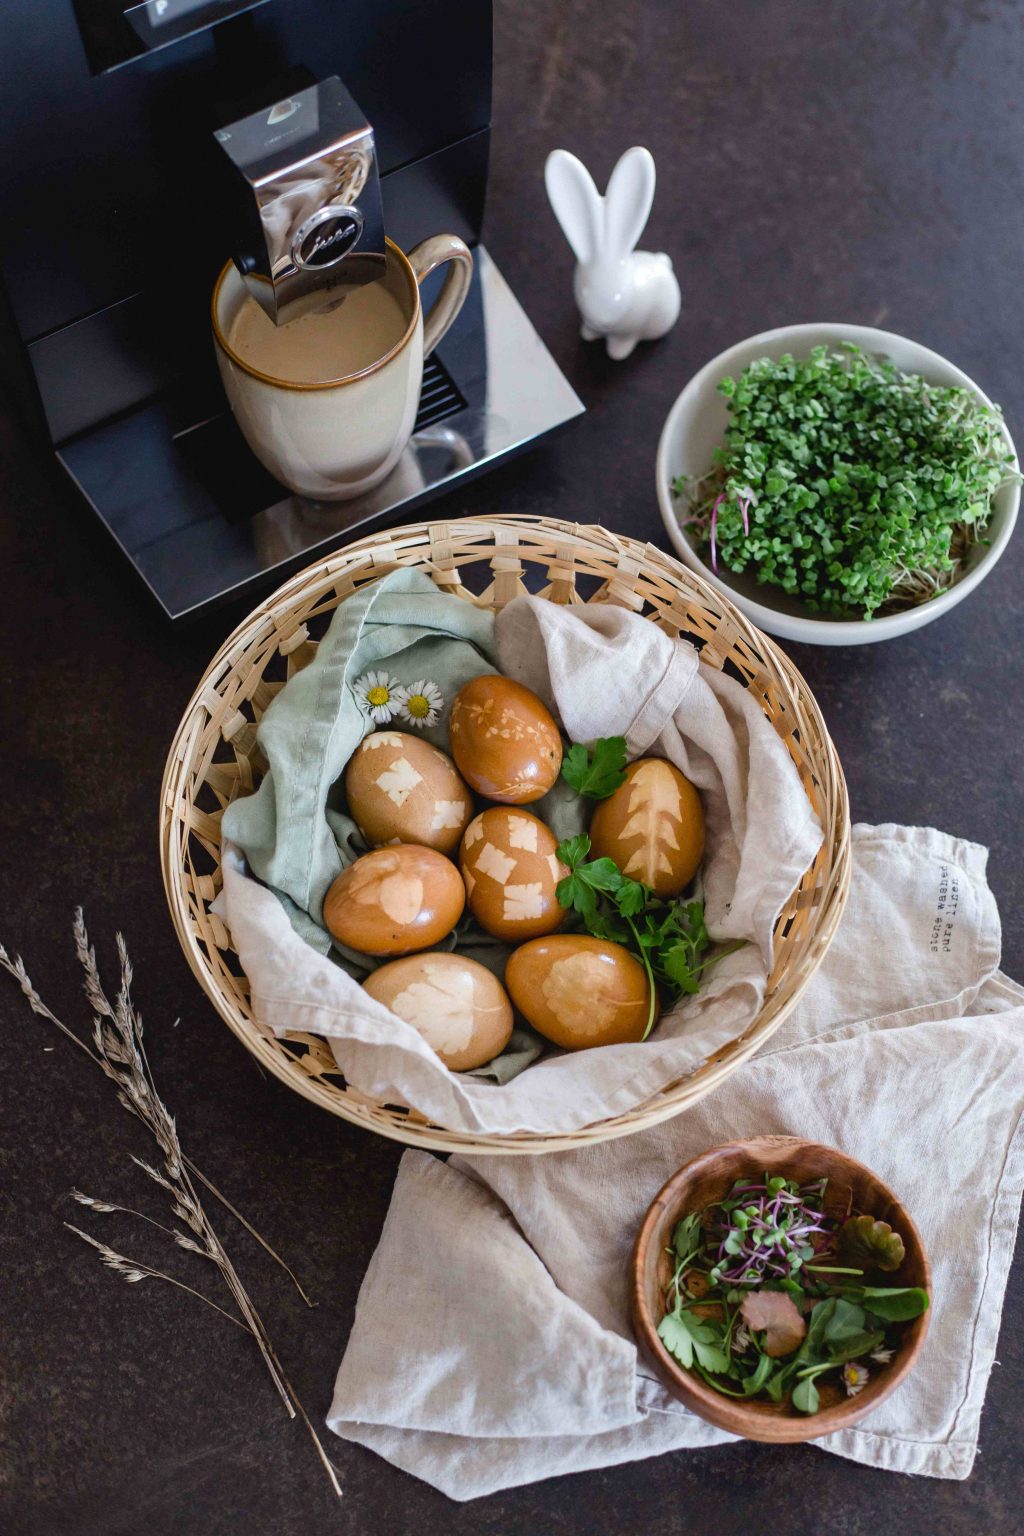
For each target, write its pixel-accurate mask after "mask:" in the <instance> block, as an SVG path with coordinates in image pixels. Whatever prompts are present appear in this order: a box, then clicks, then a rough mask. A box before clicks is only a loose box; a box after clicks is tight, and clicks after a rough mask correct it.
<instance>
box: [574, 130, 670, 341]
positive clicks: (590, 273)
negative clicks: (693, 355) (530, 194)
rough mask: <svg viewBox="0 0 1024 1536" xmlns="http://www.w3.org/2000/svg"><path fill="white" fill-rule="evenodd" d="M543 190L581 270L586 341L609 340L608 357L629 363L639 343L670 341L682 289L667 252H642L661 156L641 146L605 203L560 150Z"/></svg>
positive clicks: (630, 154)
mask: <svg viewBox="0 0 1024 1536" xmlns="http://www.w3.org/2000/svg"><path fill="white" fill-rule="evenodd" d="M544 185H545V186H546V188H547V193H548V199H549V201H550V203H551V206H552V208H553V209H554V211H555V217H556V219H557V220H558V222H559V224H561V226H562V232H563V233H564V235H565V238H566V239H567V240H568V242H569V244H570V245H571V246H572V249H573V252H574V254H575V256H576V260H577V262H578V263H579V265H578V266H577V268H576V274H575V276H574V278H573V293H574V294H575V297H576V303H577V305H578V307H579V311H580V315H581V316H582V319H583V325H582V327H581V328H580V335H581V336H582V337H583V339H584V341H596V340H597V338H598V337H599V336H603V337H604V338H605V341H606V343H607V346H608V356H609V357H615V358H623V357H628V356H629V354H630V353H631V352H632V350H633V348H634V347H635V346H636V344H637V342H638V341H653V340H654V339H655V337H657V336H664V335H665V333H666V331H670V330H671V329H672V327H673V326H674V325H675V323H676V321H677V319H678V318H679V304H680V298H679V283H678V281H677V280H676V275H675V273H674V272H673V270H672V260H671V257H669V256H667V255H666V254H665V252H664V251H659V252H658V253H657V254H656V255H655V254H654V253H653V252H652V251H636V250H634V249H633V247H634V246H635V245H636V243H637V241H638V240H639V238H640V236H641V235H642V233H643V229H644V225H645V224H646V223H647V219H648V216H649V215H650V212H651V204H652V203H653V202H654V157H653V155H652V154H651V152H650V150H648V149H643V148H641V146H639V145H636V146H635V147H634V148H633V149H627V150H626V153H625V154H624V155H623V156H622V158H621V159H620V160H619V163H618V164H617V165H616V167H615V169H614V170H613V171H612V174H611V177H610V179H609V181H608V190H607V192H606V193H605V195H604V197H602V196H601V194H600V193H599V192H598V190H597V188H596V187H595V186H594V182H593V178H592V177H591V175H590V172H589V171H588V170H587V168H586V166H585V165H583V164H582V162H581V161H579V160H577V158H576V156H575V155H570V154H569V153H568V151H567V150H564V149H554V150H552V152H551V154H550V155H548V158H547V164H546V165H545V167H544Z"/></svg>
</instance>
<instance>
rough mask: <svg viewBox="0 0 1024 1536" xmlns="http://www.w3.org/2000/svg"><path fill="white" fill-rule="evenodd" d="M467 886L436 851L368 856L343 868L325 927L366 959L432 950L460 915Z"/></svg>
mask: <svg viewBox="0 0 1024 1536" xmlns="http://www.w3.org/2000/svg"><path fill="white" fill-rule="evenodd" d="M465 902H466V892H465V887H464V886H463V884H462V880H461V879H460V877H459V872H458V870H457V869H456V868H455V865H454V864H453V863H452V862H451V860H450V859H446V858H445V856H444V854H443V853H438V852H437V850H436V849H434V848H420V847H418V846H416V845H415V844H414V843H399V844H397V845H396V846H395V847H394V848H377V849H375V850H374V852H373V853H364V854H363V856H362V858H360V859H356V861H355V863H353V864H350V865H349V867H348V869H343V870H342V872H341V874H340V875H339V876H338V878H337V879H336V880H335V881H334V884H333V885H332V886H331V888H330V890H329V891H328V892H327V895H326V896H325V897H324V924H325V925H326V927H327V928H328V929H329V930H330V932H331V933H332V934H333V935H334V937H335V938H336V939H337V940H338V943H339V944H346V945H347V946H348V947H349V949H357V950H360V951H361V952H362V953H363V954H364V955H406V954H408V953H409V952H410V951H411V950H414V949H429V947H430V946H431V944H437V943H438V942H439V941H440V940H441V939H443V938H444V936H445V934H446V933H450V932H451V930H452V929H453V928H454V927H455V924H456V923H457V922H458V920H459V918H460V917H461V916H462V909H463V907H464V906H465Z"/></svg>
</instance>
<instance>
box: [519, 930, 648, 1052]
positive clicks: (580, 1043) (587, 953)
mask: <svg viewBox="0 0 1024 1536" xmlns="http://www.w3.org/2000/svg"><path fill="white" fill-rule="evenodd" d="M505 986H506V987H507V988H508V992H509V996H510V997H511V999H512V1001H513V1003H514V1004H515V1005H516V1007H517V1008H518V1009H519V1011H520V1013H521V1014H522V1015H523V1017H524V1018H525V1019H526V1020H527V1022H528V1023H530V1024H532V1025H533V1027H534V1029H536V1030H537V1031H538V1032H539V1033H540V1034H542V1035H544V1036H545V1038H546V1039H548V1040H551V1041H553V1042H554V1044H555V1045H560V1046H561V1047H562V1048H563V1049H564V1050H567V1051H582V1050H586V1049H587V1048H588V1047H590V1046H593V1045H623V1044H627V1043H633V1042H635V1041H638V1040H642V1039H643V1038H644V1034H645V1032H646V1030H647V1026H648V1022H649V1020H650V1016H651V992H650V987H649V986H648V982H647V973H646V972H645V970H644V968H643V966H642V965H641V964H640V962H639V960H636V959H635V958H634V957H633V956H632V955H631V954H630V953H629V950H628V949H626V948H624V947H623V945H621V944H613V943H612V942H611V941H610V940H607V939H595V938H591V937H590V936H589V935H587V934H582V933H555V934H551V935H549V936H548V937H547V938H542V939H532V940H531V941H530V942H529V943H528V944H521V945H520V946H519V948H518V949H516V950H513V952H512V954H511V955H510V956H509V958H508V964H507V965H506V967H505ZM657 1015H658V998H657V995H655V998H654V1017H655V1019H657Z"/></svg>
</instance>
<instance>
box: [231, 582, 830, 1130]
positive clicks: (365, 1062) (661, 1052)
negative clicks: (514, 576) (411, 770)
mask: <svg viewBox="0 0 1024 1536" xmlns="http://www.w3.org/2000/svg"><path fill="white" fill-rule="evenodd" d="M414 578H415V579H414ZM357 599H358V601H357ZM353 604H355V605H356V606H355V607H351V605H353ZM463 610H468V613H469V618H468V619H467V618H466V617H465V616H464V614H463ZM492 622H493V636H492V635H491V633H490V631H489V628H488V626H489V625H490V624H491V623H492ZM413 658H414V660H413ZM491 658H496V661H497V665H498V669H499V670H500V671H501V672H503V673H505V674H506V675H508V676H510V677H515V678H518V679H519V680H520V681H522V682H525V683H526V684H527V686H528V687H531V688H533V689H534V690H535V691H536V692H537V693H539V694H540V695H541V697H543V698H544V699H545V700H546V702H547V703H548V704H549V706H550V707H551V708H552V709H553V710H554V712H555V713H556V715H557V717H558V718H559V719H560V721H561V724H562V727H563V729H564V730H565V732H566V734H567V735H568V736H569V737H570V738H571V739H572V740H576V741H583V742H590V741H593V740H594V739H595V738H597V737H601V736H617V735H621V736H624V737H625V738H626V742H627V748H628V752H629V756H630V757H631V758H635V757H639V756H641V755H643V754H644V753H647V752H653V753H654V754H655V755H656V756H660V757H666V758H668V759H669V760H670V761H672V762H675V763H676V764H677V765H678V766H679V767H680V768H681V769H682V770H683V772H684V773H685V774H686V775H687V776H688V777H689V778H690V779H691V781H692V782H693V783H694V784H695V785H696V786H697V788H698V789H699V790H700V792H701V797H702V800H703V803H704V809H705V815H706V819H707V831H708V836H707V852H706V856H705V861H704V869H703V882H704V902H705V913H706V920H707V926H708V930H709V932H710V934H711V936H712V938H713V939H715V940H718V941H722V940H729V939H743V940H746V941H747V942H746V943H745V944H744V945H743V947H742V948H741V949H739V950H737V951H735V952H734V953H732V954H730V955H728V956H727V957H726V958H725V959H723V960H722V961H721V962H720V963H719V964H717V965H716V966H715V967H714V968H713V969H712V970H711V971H710V972H709V973H708V978H707V981H706V984H705V986H704V987H703V988H702V990H701V993H700V995H699V996H698V997H683V998H681V999H680V1000H679V1002H677V1003H676V1005H675V1006H674V1007H673V1008H672V1009H670V1010H669V1011H668V1012H667V1013H666V1014H665V1015H664V1016H663V1017H662V1018H661V1020H660V1021H659V1023H658V1025H657V1026H656V1029H655V1031H654V1033H653V1035H652V1036H651V1038H650V1039H649V1040H647V1041H645V1042H644V1043H643V1044H632V1045H617V1046H606V1047H604V1048H603V1049H602V1050H600V1051H583V1052H579V1053H575V1054H573V1053H565V1052H557V1051H552V1050H548V1051H547V1053H546V1054H545V1056H544V1057H543V1059H542V1060H540V1061H536V1062H535V1063H534V1065H533V1066H531V1067H530V1070H529V1071H521V1070H520V1069H521V1067H522V1066H525V1065H526V1064H527V1063H528V1062H529V1061H530V1059H531V1055H532V1054H535V1051H534V1052H533V1053H531V1052H530V1050H529V1048H528V1045H527V1039H528V1035H527V1032H524V1031H520V1032H517V1035H516V1036H514V1037H513V1042H512V1047H511V1052H510V1053H506V1057H504V1058H502V1057H500V1058H498V1061H497V1062H496V1063H495V1064H494V1067H495V1069H496V1070H495V1071H494V1072H493V1073H492V1075H493V1076H494V1077H496V1078H497V1079H498V1080H497V1081H488V1080H486V1078H481V1076H480V1075H474V1074H466V1073H463V1074H459V1073H455V1072H450V1071H449V1070H448V1069H447V1068H446V1067H445V1066H444V1065H443V1063H442V1062H441V1061H440V1059H439V1057H438V1056H437V1055H436V1054H435V1053H434V1052H433V1051H432V1050H431V1049H430V1047H429V1046H428V1045H427V1044H426V1042H425V1041H424V1040H423V1038H422V1036H421V1035H420V1034H419V1033H418V1031H417V1030H416V1029H415V1028H414V1027H413V1026H412V1025H411V1024H407V1023H405V1022H404V1021H403V1020H401V1019H399V1018H398V1017H397V1016H396V1015H395V1014H393V1013H391V1012H390V1010H389V1009H388V1008H386V1007H384V1005H383V1004H381V1003H378V1002H375V1001H374V999H373V998H371V997H370V996H369V995H368V994H367V993H366V992H364V991H363V989H362V987H361V986H360V985H359V978H360V976H362V975H365V972H366V969H367V968H369V967H372V965H373V964H374V963H375V962H373V961H372V960H371V959H369V958H368V957H366V956H361V957H360V956H356V955H353V954H351V953H349V952H347V951H346V952H343V953H342V954H341V955H338V954H337V953H335V952H332V951H331V945H330V940H329V937H328V935H327V934H326V933H325V931H324V930H323V928H322V926H320V915H321V906H322V901H323V896H324V894H325V892H326V889H327V886H328V885H329V884H330V881H331V880H332V879H333V878H334V876H335V875H336V874H337V873H338V872H339V870H340V869H341V868H343V867H344V865H345V864H346V863H348V862H349V861H350V860H351V859H352V858H353V857H355V855H356V854H357V853H358V851H359V849H358V847H357V845H356V844H355V842H354V841H353V836H352V833H353V832H354V829H353V827H352V823H351V822H350V821H349V820H348V818H347V817H343V814H342V812H341V810H340V808H339V805H338V802H337V794H338V778H339V775H340V774H341V772H342V769H343V767H344V764H345V762H346V761H347V758H348V755H349V754H350V752H351V751H352V750H354V748H355V746H356V745H357V744H358V742H359V740H360V739H361V737H362V735H363V734H365V731H366V729H367V721H366V719H365V717H364V716H362V715H361V714H360V712H359V709H358V707H357V705H356V702H355V696H354V694H353V693H352V688H351V684H352V682H353V681H354V680H355V677H356V676H357V675H358V673H359V671H360V670H361V669H362V668H364V667H365V666H366V665H367V664H374V665H387V666H388V667H389V668H393V670H394V671H395V672H396V673H397V674H398V675H399V676H400V677H401V678H403V680H411V678H410V677H409V669H410V667H411V668H413V671H414V672H415V673H416V675H424V673H425V674H426V675H427V676H428V677H431V678H436V677H437V676H438V675H439V670H440V676H441V679H442V685H443V692H444V693H445V694H446V696H447V697H448V698H449V699H450V696H451V691H452V689H453V688H457V687H458V686H460V684H461V683H462V682H463V681H465V679H466V678H467V677H468V676H471V675H473V674H472V670H470V669H472V668H475V670H476V671H477V672H481V671H487V670H492V669H493V668H492V665H491ZM432 669H433V670H432ZM445 724H446V721H444V720H442V721H440V722H439V723H438V725H437V727H436V728H435V729H436V732H442V731H443V729H444V726H445ZM434 739H435V741H437V742H438V744H439V745H444V744H446V743H445V742H444V740H443V739H442V738H441V737H440V736H438V735H435V737H434ZM260 741H261V744H262V745H263V747H264V750H265V752H266V755H267V757H268V760H269V762H270V765H271V769H270V773H268V774H267V776H266V777H265V779H264V780H263V783H262V784H261V786H260V789H259V790H258V792H257V793H256V794H255V795H253V796H250V797H249V798H247V799H244V800H239V801H236V802H235V803H234V804H233V805H231V806H229V807H228V810H227V811H226V813H225V816H224V822H223V830H224V834H225V837H226V838H227V839H229V841H228V842H227V843H226V844H225V847H224V849H223V855H222V869H223V874H224V888H223V891H222V893H221V896H220V897H219V898H218V901H217V903H216V905H215V908H214V910H215V911H217V912H218V913H220V914H222V915H223V916H224V918H225V920H226V922H227V925H228V927H229V928H230V930H231V936H232V940H233V942H234V945H235V948H236V950H237V951H238V956H239V959H240V960H241V963H242V965H243V967H244V969H245V972H246V975H247V976H248V978H249V981H250V983H251V987H252V994H251V995H252V1006H253V1011H254V1013H255V1015H256V1017H257V1019H258V1020H259V1022H260V1023H261V1024H262V1025H263V1026H264V1027H266V1028H267V1029H270V1030H272V1031H274V1032H276V1033H278V1034H287V1033H289V1032H293V1031H296V1030H302V1031H306V1032H307V1033H310V1034H316V1035H322V1036H324V1037H325V1038H326V1039H327V1040H328V1041H329V1042H330V1045H331V1049H332V1051H333V1053H334V1056H335V1058H336V1060H337V1062H338V1065H339V1067H340V1069H341V1071H342V1072H343V1073H344V1075H345V1078H346V1080H347V1081H348V1082H349V1083H351V1084H352V1085H353V1086H354V1087H355V1088H357V1089H359V1090H361V1091H362V1092H363V1093H365V1094H367V1095H369V1096H370V1097H371V1098H373V1099H375V1100H376V1101H377V1102H378V1103H396V1102H397V1103H403V1104H411V1105H412V1106H414V1107H415V1108H416V1109H418V1110H420V1111H421V1113H423V1114H424V1115H426V1116H427V1117H428V1118H429V1119H431V1120H436V1121H438V1122H439V1123H441V1124H443V1125H446V1126H448V1127H450V1128H451V1129H453V1130H463V1131H469V1132H474V1133H475V1132H481V1131H483V1132H495V1133H503V1132H510V1131H516V1130H530V1131H537V1132H549V1133H550V1132H559V1131H572V1130H575V1129H578V1128H579V1127H581V1126H585V1125H588V1124H590V1123H592V1122H594V1121H596V1120H602V1119H606V1118H608V1117H609V1116H613V1115H617V1114H622V1113H625V1112H626V1111H627V1110H629V1109H630V1108H632V1107H633V1106H634V1105H636V1104H640V1103H643V1102H644V1100H646V1099H648V1098H650V1097H652V1096H653V1095H654V1094H656V1093H658V1092H659V1091H660V1090H661V1089H662V1088H664V1087H665V1086H666V1085H667V1084H668V1083H670V1082H675V1081H677V1080H678V1079H679V1078H680V1077H682V1076H684V1075H685V1074H686V1073H687V1072H689V1071H692V1070H694V1069H695V1068H696V1067H697V1066H699V1065H700V1064H701V1063H702V1062H703V1061H704V1060H706V1059H707V1057H709V1056H710V1055H712V1054H713V1053H714V1052H715V1051H717V1050H719V1049H720V1048H721V1047H722V1046H723V1045H725V1044H726V1043H727V1042H728V1041H730V1040H732V1039H734V1038H735V1037H736V1036H737V1035H739V1034H742V1032H743V1030H744V1029H745V1028H746V1027H747V1025H748V1024H749V1023H750V1022H751V1020H752V1019H753V1018H754V1016H755V1014H756V1013H757V1012H758V1010H759V1008H760V1006H761V1002H762V1000H763V997H764V990H765V983H766V978H767V976H768V973H769V971H770V969H771V964H772V930H773V927H774V923H775V919H776V917H777V915H778V912H779V910H780V908H781V907H782V905H783V903H784V902H785V900H786V898H787V897H788V896H789V894H790V892H791V891H792V890H793V888H794V886H795V885H796V884H797V882H798V881H799V879H800V876H801V875H802V874H803V872H804V870H805V869H806V868H807V866H808V865H809V864H810V863H811V861H812V859H813V858H814V855H815V854H816V853H817V851H818V848H819V846H820V844H821V836H822V834H821V829H820V827H819V826H818V822H817V820H816V818H815V816H814V812H813V810H812V808H811V805H810V802H809V801H808V799H807V796H806V794H805V793H804V789H803V786H802V784H801V782H800V778H799V775H798V774H797V771H796V768H795V767H794V765H793V761H792V759H791V758H790V755H789V752H788V750H787V748H786V746H785V744H784V743H783V741H782V740H781V739H780V737H779V736H778V735H777V733H776V731H775V730H774V728H773V727H772V725H771V723H770V722H769V721H768V719H767V718H766V717H765V715H764V713H763V711H762V709H761V706H760V705H759V703H758V701H757V699H756V698H755V697H753V695H752V693H751V691H750V690H748V689H746V688H744V687H743V686H742V684H740V683H738V682H736V681H735V680H734V679H733V678H730V677H727V676H725V675H724V674H722V673H721V672H718V671H715V670H714V669H713V668H711V667H702V666H700V665H699V664H698V657H697V652H696V650H695V649H694V647H693V646H691V645H689V644H688V643H686V642H685V641H680V640H677V639H673V638H672V637H670V636H669V635H667V634H666V633H664V631H662V630H660V629H659V628H658V627H657V625H655V624H652V623H651V622H650V620H648V619H645V618H643V617H641V616H640V615H639V614H635V613H631V612H628V611H627V610H625V609H623V608H619V607H616V606H613V605H610V604H586V605H580V606H577V607H573V608H563V607H559V606H557V605H556V604H554V603H550V602H547V601H544V600H542V599H538V598H532V597H521V598H517V599H516V600H515V601H513V602H511V603H509V604H508V606H507V607H505V608H504V609H503V610H502V611H501V613H500V614H498V616H497V618H495V619H493V621H492V618H491V615H489V614H482V613H479V612H478V610H476V609H474V608H473V607H472V605H471V604H469V603H466V602H465V601H463V600H461V599H459V598H455V597H452V596H450V595H446V594H443V593H439V592H438V591H437V590H436V589H435V588H434V586H433V583H432V582H431V581H430V580H429V578H427V577H426V576H423V575H422V574H420V573H417V572H410V571H400V572H397V573H394V574H393V575H389V576H387V577H385V578H384V579H382V580H381V581H380V582H377V583H375V584H373V585H372V586H370V587H368V588H365V589H363V590H361V591H360V592H359V593H357V594H356V596H355V597H350V598H348V599H347V600H346V601H345V602H344V603H342V604H341V605H340V606H339V607H338V609H337V611H336V613H335V615H334V619H333V620H332V622H331V625H330V628H329V630H328V632H327V635H326V636H325V638H324V640H323V641H322V642H321V645H320V648H319V651H318V653H317V656H316V659H315V660H314V661H313V662H312V663H311V664H310V665H309V666H308V667H307V668H306V669H305V670H304V671H302V672H299V673H298V674H297V675H296V676H295V677H294V678H293V679H292V680H291V681H290V682H289V683H288V685H287V686H286V687H285V688H284V689H283V690H282V691H281V693H280V694H279V695H278V696H277V698H276V699H275V700H274V702H273V704H272V705H271V706H270V708H269V709H268V711H267V713H266V715H265V716H264V718H263V722H262V723H261V726H260ZM530 809H531V810H532V811H535V812H537V813H538V814H539V815H540V816H541V817H542V818H544V819H545V820H547V821H548V822H549V824H551V825H552V826H553V827H554V828H555V830H556V832H557V834H558V835H559V837H564V836H566V835H568V834H569V833H571V832H574V831H578V830H580V827H581V825H582V818H583V815H584V812H583V810H582V807H581V804H580V802H579V800H578V798H576V797H574V796H572V795H571V794H568V793H561V792H559V791H557V790H556V791H552V793H551V794H550V795H548V796H545V798H544V799H543V800H541V801H538V802H536V803H535V804H534V805H532V806H531V807H530ZM235 843H237V844H238V845H239V846H238V847H237V848H236V847H235V846H234V845H235ZM247 865H248V868H247ZM250 868H251V869H252V870H254V871H255V873H256V874H258V875H260V876H261V877H262V879H263V880H264V881H266V882H267V884H260V883H259V882H257V881H256V880H254V879H252V878H251V877H250V874H249V872H248V871H249V869H250ZM270 887H273V888H274V889H270ZM467 941H468V943H469V944H470V945H473V946H476V945H478V944H479V943H480V936H479V935H477V936H476V937H475V938H474V937H473V936H472V935H471V934H469V933H467V932H465V931H464V930H462V929H460V930H459V932H458V933H457V934H456V936H455V939H454V942H455V944H456V947H458V948H464V947H467ZM491 947H492V949H493V948H494V946H493V944H492V946H491ZM471 952H472V953H474V954H475V955H476V957H477V958H479V959H484V958H485V955H484V953H482V952H478V949H477V948H476V947H473V948H472V950H471ZM339 959H340V960H341V961H343V962H344V965H345V968H343V967H342V965H341V964H339V963H337V962H338V961H339ZM502 959H503V955H502V952H501V946H497V968H498V969H499V971H500V969H501V962H502ZM532 1038H533V1039H534V1040H537V1037H535V1036H534V1037H532ZM536 1049H539V1042H538V1044H537V1046H536ZM509 1055H511V1057H512V1058H513V1059H512V1060H511V1061H509V1060H508V1056H509Z"/></svg>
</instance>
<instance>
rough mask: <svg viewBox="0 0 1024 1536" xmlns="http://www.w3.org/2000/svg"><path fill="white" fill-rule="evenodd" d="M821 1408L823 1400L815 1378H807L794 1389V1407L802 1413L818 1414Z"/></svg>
mask: <svg viewBox="0 0 1024 1536" xmlns="http://www.w3.org/2000/svg"><path fill="white" fill-rule="evenodd" d="M820 1406H821V1398H820V1397H819V1396H818V1389H817V1387H816V1386H815V1385H814V1381H813V1378H812V1377H810V1376H806V1377H805V1378H804V1380H803V1381H798V1382H797V1384H796V1386H795V1387H794V1388H793V1407H794V1408H796V1409H797V1410H798V1411H799V1412H800V1413H817V1411H818V1409H819V1407H820Z"/></svg>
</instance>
